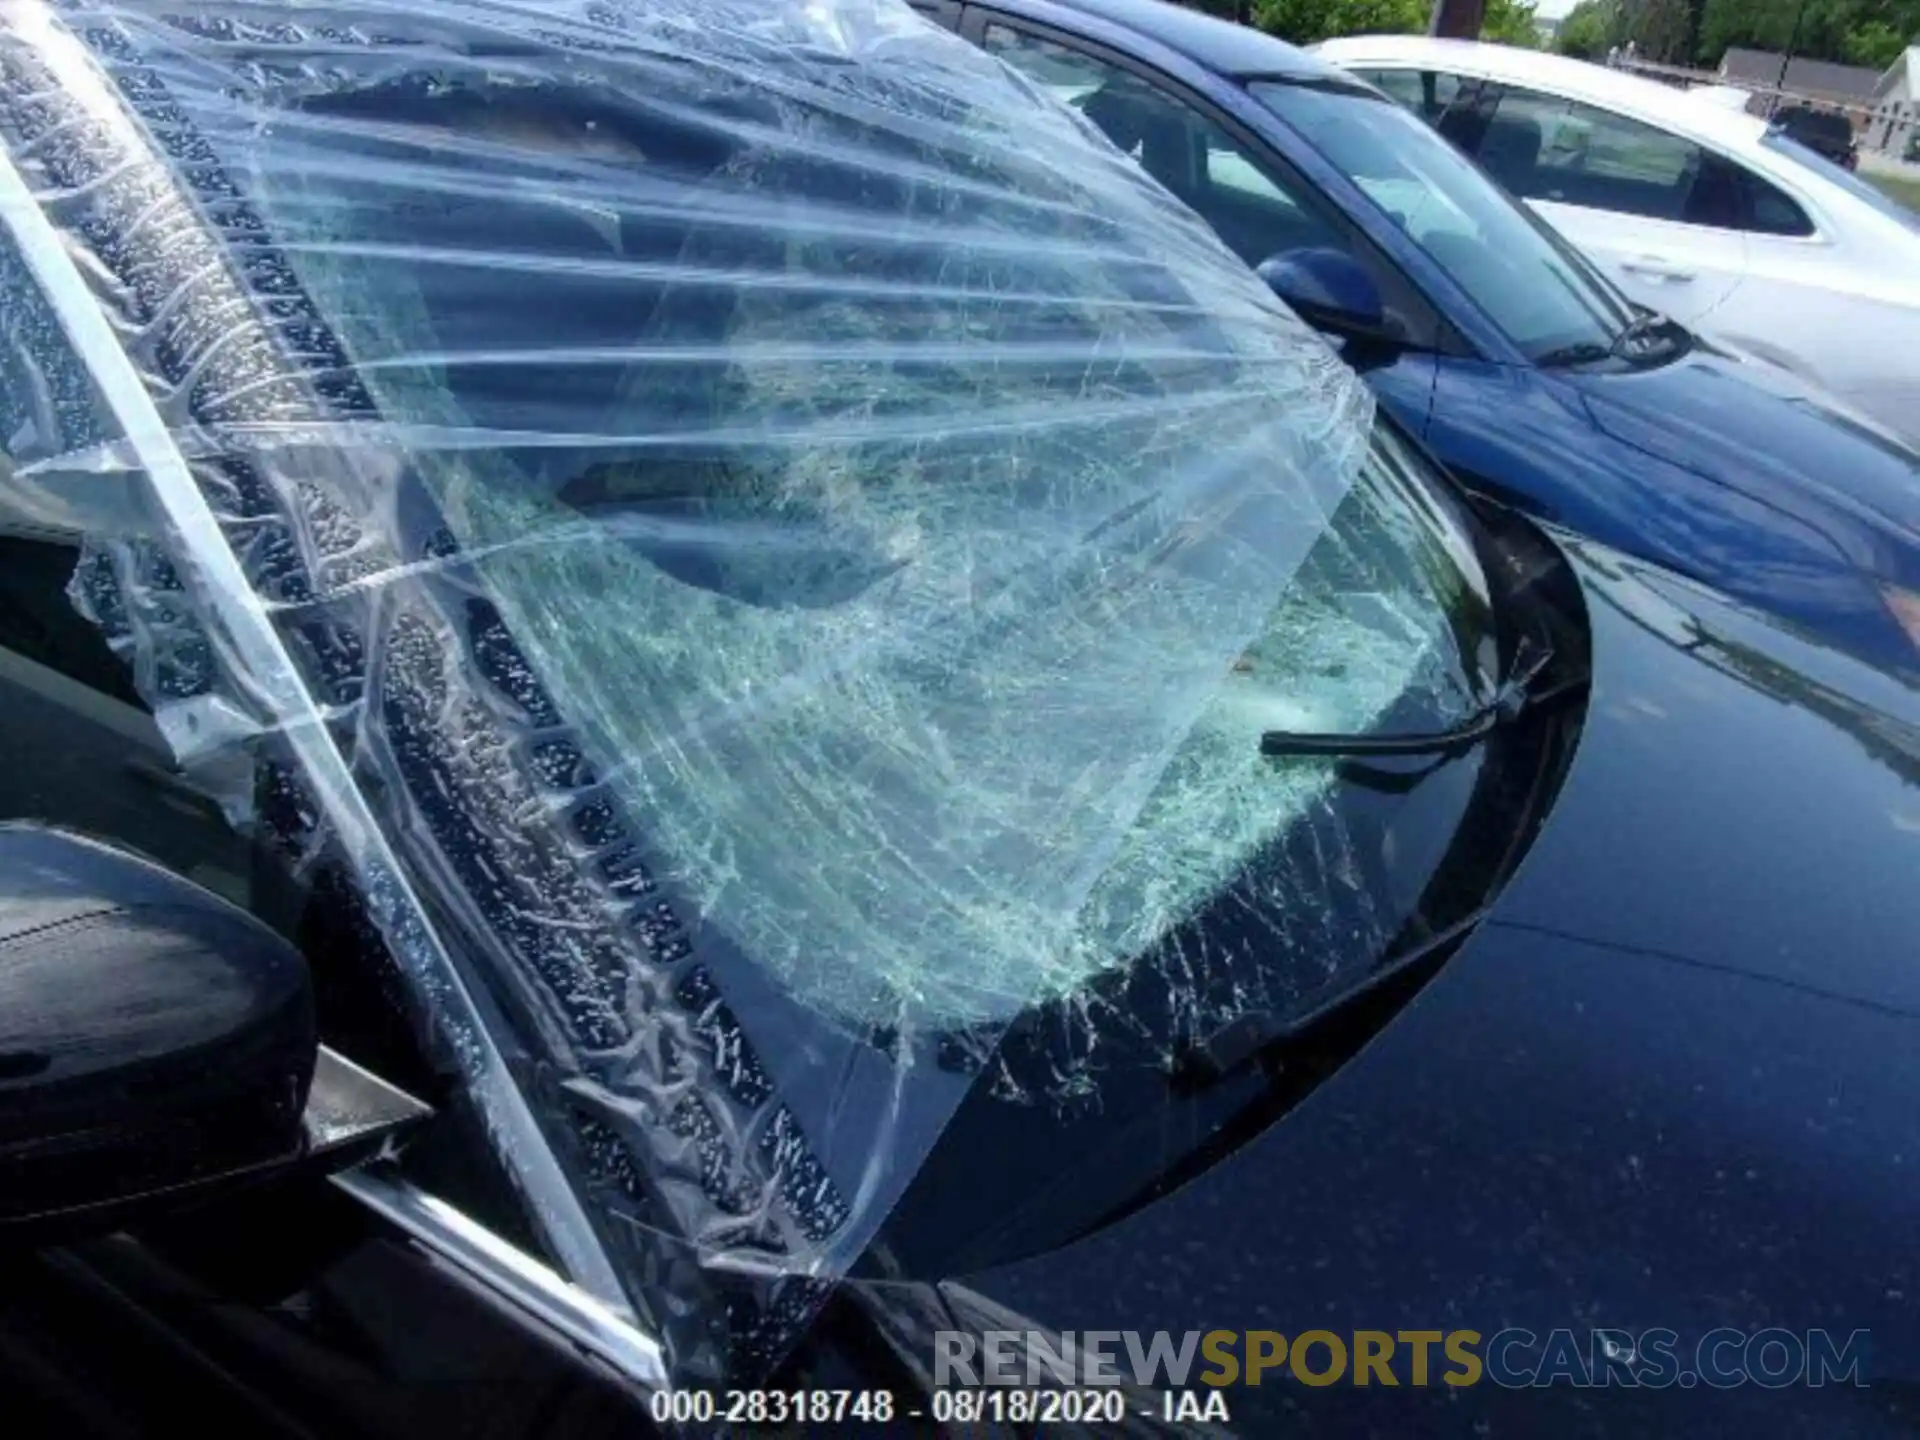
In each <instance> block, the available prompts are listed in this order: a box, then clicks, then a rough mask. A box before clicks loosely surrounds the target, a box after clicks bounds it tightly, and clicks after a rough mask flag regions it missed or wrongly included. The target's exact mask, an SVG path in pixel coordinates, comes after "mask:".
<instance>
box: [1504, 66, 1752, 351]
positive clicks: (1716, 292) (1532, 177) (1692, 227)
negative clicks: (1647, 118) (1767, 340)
mask: <svg viewBox="0 0 1920 1440" xmlns="http://www.w3.org/2000/svg"><path fill="white" fill-rule="evenodd" d="M1500 90H1501V93H1500V99H1499V103H1498V106H1497V107H1496V108H1495V110H1494V112H1493V116H1492V119H1491V120H1490V122H1489V124H1488V126H1487V130H1486V134H1485V138H1484V139H1483V140H1482V142H1481V145H1480V154H1479V157H1478V158H1479V159H1480V162H1481V164H1482V165H1484V166H1485V167H1486V168H1487V169H1488V170H1489V171H1490V172H1491V173H1492V174H1493V175H1494V176H1495V178H1496V179H1499V180H1500V181H1501V182H1502V183H1503V184H1505V185H1506V186H1507V188H1508V189H1509V190H1512V191H1513V192H1514V193H1515V194H1516V195H1520V196H1522V197H1523V198H1524V199H1525V200H1526V201H1527V203H1528V204H1529V205H1530V206H1532V208H1533V209H1534V210H1535V211H1536V212H1537V213H1538V214H1539V215H1540V217H1541V218H1542V219H1543V220H1545V221H1547V222H1548V223H1549V224H1550V225H1552V226H1553V227H1554V228H1555V229H1557V230H1559V231H1560V233H1561V234H1563V235H1565V236H1566V237H1567V238H1568V239H1569V240H1571V241H1572V242H1573V243H1574V245H1575V246H1577V247H1578V248H1579V249H1580V250H1582V251H1583V252H1585V253H1586V255H1587V256H1588V257H1589V258H1590V259H1592V260H1593V261H1594V262H1595V263H1596V264H1598V265H1599V266H1600V268H1601V269H1602V270H1604V271H1605V272H1606V273H1607V275H1608V277H1609V278H1611V279H1612V280H1613V281H1614V282H1615V283H1616V284H1618V285H1619V286H1620V288H1621V289H1622V290H1624V291H1626V293H1627V294H1628V296H1629V297H1631V298H1632V299H1634V300H1636V301H1638V302H1639V303H1640V304H1642V305H1646V306H1648V307H1650V308H1652V309H1655V310H1659V311H1661V312H1663V313H1665V314H1667V315H1671V316H1672V317H1673V318H1674V319H1676V320H1678V321H1680V322H1681V323H1682V324H1684V325H1688V326H1695V325H1699V324H1701V323H1702V322H1705V321H1707V320H1708V318H1709V317H1710V316H1712V315H1713V314H1714V313H1715V312H1716V311H1717V310H1719V309H1720V308H1721V307H1722V306H1723V305H1725V304H1726V303H1727V301H1728V300H1729V298H1730V297H1731V296H1732V295H1733V294H1734V293H1735V292H1736V291H1737V290H1738V289H1739V288H1740V285H1741V283H1742V281H1743V279H1744V278H1745V276H1746V273H1747V268H1748V264H1749V259H1750V257H1749V252H1748V236H1747V234H1746V233H1745V231H1744V230H1743V229H1741V228H1740V223H1741V222H1740V212H1739V210H1738V202H1739V197H1738V196H1735V195H1727V194H1722V193H1721V192H1722V191H1723V190H1724V189H1725V188H1726V187H1727V185H1728V184H1729V183H1730V179H1729V177H1728V176H1727V175H1726V174H1725V173H1724V172H1723V169H1722V165H1721V162H1720V160H1719V159H1718V157H1716V156H1714V155H1712V154H1711V153H1709V152H1707V151H1704V150H1703V149H1702V148H1701V147H1700V146H1699V145H1697V144H1695V143H1694V142H1693V141H1691V140H1688V139H1686V138H1684V137H1682V136H1679V135H1675V134H1672V133H1670V132H1668V131H1665V130H1659V129H1656V128H1654V127H1653V126H1650V125H1645V124H1642V123H1641V122H1640V121H1638V120H1632V119H1629V118H1627V117H1626V116H1624V115H1617V114H1614V113H1613V112H1611V111H1607V110H1602V109H1599V108H1598V107H1596V106H1592V105H1586V104H1582V103H1581V102H1579V101H1574V100H1565V99H1561V98H1560V97H1558V96H1553V95H1544V94H1540V93H1537V92H1533V91H1527V90H1521V89H1517V88H1515V87H1513V86H1502V87H1500ZM1536 136H1537V139H1536Z"/></svg>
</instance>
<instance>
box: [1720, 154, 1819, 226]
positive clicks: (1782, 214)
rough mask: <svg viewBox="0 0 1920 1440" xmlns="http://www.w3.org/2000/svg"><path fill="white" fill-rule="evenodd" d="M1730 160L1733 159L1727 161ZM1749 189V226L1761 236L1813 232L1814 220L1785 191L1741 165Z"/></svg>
mask: <svg viewBox="0 0 1920 1440" xmlns="http://www.w3.org/2000/svg"><path fill="white" fill-rule="evenodd" d="M1728 163H1731V162H1728ZM1740 174H1741V178H1742V183H1743V184H1744V185H1745V186H1746V190H1747V221H1748V224H1747V228H1748V229H1750V230H1753V231H1755V232H1757V233H1758V234H1761V235H1811V234H1813V233H1814V232H1813V222H1812V221H1811V220H1809V219H1808V218H1807V212H1806V211H1804V210H1802V209H1801V208H1800V206H1799V205H1798V204H1796V203H1795V202H1794V201H1793V200H1792V199H1791V198H1789V197H1788V195H1787V193H1786V192H1785V191H1784V190H1781V189H1780V188H1779V187H1778V186H1775V185H1771V184H1769V183H1768V182H1767V181H1765V180H1762V179H1761V178H1760V177H1759V176H1758V175H1756V174H1754V173H1753V172H1752V171H1751V170H1748V169H1746V168H1745V167H1741V170H1740Z"/></svg>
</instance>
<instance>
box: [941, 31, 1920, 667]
mask: <svg viewBox="0 0 1920 1440" xmlns="http://www.w3.org/2000/svg"><path fill="white" fill-rule="evenodd" d="M921 8H922V9H923V11H925V12H927V13H929V14H931V15H932V16H933V18H936V19H938V20H939V21H941V23H943V24H947V25H949V26H957V27H958V28H959V29H960V31H961V33H962V34H963V35H965V36H966V37H967V38H969V39H971V40H973V41H975V42H976V43H978V44H981V45H983V46H985V47H986V48H987V49H988V50H990V51H992V52H993V53H995V54H997V55H999V56H1000V57H1001V58H1002V59H1004V60H1006V61H1007V62H1008V63H1009V64H1011V65H1013V66H1014V67H1015V68H1016V69H1019V70H1021V71H1023V72H1024V73H1026V74H1027V75H1028V76H1029V77H1031V78H1032V79H1033V80H1034V81H1035V82H1036V83H1038V84H1040V85H1042V86H1044V87H1046V88H1048V89H1051V90H1053V91H1054V92H1055V93H1056V94H1058V95H1059V96H1060V97H1061V98H1063V99H1065V100H1067V101H1068V102H1069V103H1072V104H1074V105H1076V106H1078V107H1079V108H1080V109H1081V111H1082V113H1083V114H1085V115H1086V116H1088V118H1090V119H1091V120H1093V121H1094V122H1095V123H1096V124H1097V125H1099V126H1100V127H1101V128H1102V129H1103V130H1104V131H1106V133H1107V135H1108V137H1109V138H1110V139H1112V140H1113V141H1114V143H1116V144H1117V145H1119V146H1120V148H1121V149H1123V150H1126V151H1128V152H1129V153H1131V154H1132V155H1133V156H1134V157H1135V158H1136V159H1138V160H1139V161H1140V162H1141V163H1142V164H1143V165H1144V166H1145V167H1146V169H1147V170H1148V171H1149V172H1150V173H1151V174H1152V175H1153V176H1154V177H1155V178H1156V179H1157V180H1159V181H1160V183H1161V184H1162V185H1164V186H1165V187H1166V188H1167V189H1169V190H1171V191H1172V192H1173V193H1174V194H1175V195H1177V196H1179V197H1180V198H1181V199H1182V200H1184V201H1185V202H1186V203H1187V204H1188V205H1189V206H1191V207H1192V208H1193V209H1194V210H1195V211H1196V212H1197V213H1198V214H1200V215H1201V216H1202V217H1203V218H1204V219H1206V220H1207V221H1208V222H1209V223H1210V224H1211V225H1212V226H1213V228H1214V229H1215V230H1216V231H1218V232H1219V234H1220V236H1221V238H1222V239H1224V240H1225V241H1226V242H1227V244H1228V245H1229V246H1231V247H1232V248H1233V249H1234V250H1235V251H1236V252H1237V253H1238V254H1239V255H1240V257H1241V258H1242V259H1243V260H1245V261H1246V262H1247V263H1248V264H1249V265H1251V266H1254V267H1256V268H1257V269H1259V270H1261V272H1262V274H1263V275H1265V276H1266V277H1267V278H1268V280H1269V281H1270V282H1271V283H1272V284H1273V285H1274V286H1275V288H1276V289H1278V290H1279V291H1280V293H1281V295H1282V297H1283V298H1284V299H1286V300H1287V301H1288V302H1289V303H1290V304H1291V305H1292V306H1293V308H1294V309H1295V310H1297V311H1299V312H1300V313H1301V314H1302V315H1303V316H1304V317H1305V318H1307V319H1308V320H1310V321H1312V322H1313V323H1315V324H1316V325H1318V326H1320V327H1321V328H1322V329H1323V330H1324V331H1326V332H1327V333H1329V334H1330V335H1334V336H1338V337H1340V339H1341V342H1342V346H1343V353H1344V355H1345V357H1346V359H1347V360H1348V361H1349V362H1350V363H1351V364H1353V365H1354V366H1355V367H1356V368H1358V369H1360V370H1361V371H1362V372H1363V373H1365V374H1366V376H1367V378H1368V379H1369V381H1371V383H1372V386H1373V389H1374V392H1375V393H1376V394H1377V395H1378V396H1379V397H1380V399H1381V400H1382V401H1383V402H1384V403H1385V404H1386V406H1387V408H1388V409H1389V410H1390V411H1392V413H1393V415H1394V417H1395V418H1396V419H1397V420H1399V421H1400V423H1401V424H1402V425H1404V426H1405V427H1406V428H1407V429H1408V430H1410V431H1411V432H1413V433H1414V434H1415V435H1417V436H1421V437H1423V438H1424V439H1425V441H1426V443H1427V445H1428V446H1429V447H1430V448H1431V449H1432V451H1433V452H1434V454H1435V455H1436V456H1437V457H1438V458H1439V459H1440V460H1441V461H1442V462H1444V463H1445V464H1446V465H1447V466H1448V467H1449V468H1450V469H1451V470H1452V471H1453V472H1454V473H1455V474H1456V475H1457V476H1458V477H1459V478H1460V479H1462V480H1463V481H1465V482H1467V483H1468V484H1469V485H1470V486H1471V487H1473V488H1475V489H1477V490H1479V491H1481V492H1483V493H1485V494H1488V495H1490V496H1493V497H1495V498H1497V499H1500V500H1503V501H1507V502H1510V503H1512V504H1514V505H1517V506H1519V507H1520V508H1523V509H1525V510H1526V511H1528V512H1529V513H1531V514H1533V515H1535V516H1537V517H1539V518H1542V519H1545V520H1548V521H1551V522H1553V523H1555V524H1560V525H1564V526H1567V527H1568V528H1570V529H1572V530H1575V531H1579V532H1581V533H1584V534H1587V535H1591V536H1594V537H1595V538H1597V539H1600V540H1604V541H1605V542H1607V543H1608V544H1610V545H1614V546H1617V547H1619V548H1620V549H1622V550H1625V551H1628V552H1629V553H1631V554H1634V555H1638V556H1641V557H1644V558H1645V559H1648V560H1652V561H1654V562H1656V563H1658V564H1660V565H1663V566H1666V567H1668V568H1670V569H1673V570H1677V571H1679V572H1681V573H1682V574H1685V575H1689V576H1692V577H1694V578H1696V579H1699V580H1702V581H1704V582H1706V583H1709V584H1711V585H1713V586H1715V587H1716V588H1718V589H1720V590H1722V591H1724V592H1725V593H1727V594H1729V595H1733V596H1737V597H1738V598H1740V599H1742V600H1746V601H1749V602H1752V603H1754V604H1758V605H1761V606H1764V607H1765V608H1767V609H1768V610H1770V611H1771V612H1772V613H1774V614H1776V615H1778V616H1780V617H1782V618H1784V619H1786V620H1788V621H1790V622H1793V623H1795V624H1796V625H1799V626H1802V627H1805V628H1806V629H1808V630H1810V631H1812V632H1814V633H1816V634H1818V635H1819V636H1820V637H1821V638H1822V639H1823V640H1824V641H1826V642H1828V643H1832V644H1837V645H1840V646H1842V647H1844V648H1846V649H1848V650H1850V651H1852V652H1853V653H1855V654H1857V655H1860V656H1862V657H1864V658H1867V659H1869V660H1871V661H1873V662H1874V663H1876V664H1878V665H1881V666H1883V667H1885V668H1888V669H1891V670H1895V671H1899V672H1902V673H1905V674H1908V675H1920V655H1916V649H1915V647H1916V643H1917V642H1920V599H1917V598H1916V595H1915V592H1916V591H1920V456H1916V455H1915V454H1914V453H1913V451H1912V450H1911V449H1909V448H1908V447H1906V446H1905V445H1904V444H1903V443H1902V442H1901V441H1900V440H1898V439H1897V438H1895V437H1892V436H1890V435H1888V434H1887V433H1886V432H1884V431H1882V430H1878V429H1875V428H1874V427H1873V426H1872V424H1871V422H1869V421H1866V420H1864V419H1863V418H1860V417H1856V416H1853V415H1851V414H1847V413H1843V412H1842V411H1840V410H1839V409H1838V408H1837V407H1836V405H1835V403H1834V402H1832V401H1831V400H1829V399H1827V398H1826V397H1823V396H1822V395H1820V394H1818V393H1816V392H1814V391H1811V390H1809V389H1807V388H1805V387H1803V386H1801V385H1800V384H1799V383H1798V382H1796V381H1795V380H1794V379H1793V378H1792V377H1791V376H1789V375H1787V374H1786V373H1785V372H1783V371H1781V370H1779V369H1778V368H1777V367H1774V366H1772V365H1769V364H1767V363H1766V362H1763V361H1759V360H1757V359H1751V358H1748V357H1744V356H1740V355H1735V354H1732V353H1729V352H1727V351H1726V350H1723V349H1721V348H1719V347H1716V346H1715V345H1714V344H1713V343H1712V342H1711V341H1709V340H1707V339H1704V338H1702V337H1700V336H1697V335H1693V334H1690V333H1689V332H1687V331H1686V330H1685V329H1684V328H1682V327H1681V326H1679V325H1677V324H1674V323H1672V322H1670V321H1667V320H1665V319H1663V318H1661V317H1657V316H1651V315H1647V314H1644V313H1641V312H1637V311H1636V309H1635V308H1634V307H1633V306H1632V305H1631V304H1630V302H1628V301H1627V300H1626V299H1625V298H1624V297H1623V296H1621V295H1620V293H1619V292H1618V291H1617V290H1615V289H1614V288H1613V287H1612V286H1611V285H1609V284H1608V283H1607V282H1606V281H1605V280H1604V279H1603V278H1601V277H1600V276H1599V275H1598V274H1597V273H1596V272H1595V271H1594V270H1593V269H1592V268H1591V267H1590V266H1589V265H1588V264H1587V263H1586V262H1585V261H1584V260H1582V259H1581V258H1580V257H1579V256H1578V255H1577V254H1576V253H1575V252H1573V251H1572V250H1571V249H1570V248H1569V247H1568V246H1567V245H1566V243H1565V242H1564V241H1563V240H1561V239H1560V238H1559V237H1558V236H1556V235H1555V234H1554V233H1553V232H1552V231H1551V230H1549V229H1548V228H1547V227H1546V226H1544V225H1543V224H1541V223H1540V222H1539V221H1537V220H1535V219H1534V218H1533V217H1532V216H1531V215H1529V214H1528V213H1527V212H1526V211H1525V210H1524V209H1523V208H1522V207H1521V206H1519V205H1516V204H1513V203H1511V202H1510V201H1509V200H1508V198H1507V196H1506V195H1505V194H1504V193H1503V192H1502V191H1500V190H1499V189H1497V188H1496V187H1495V185H1494V184H1493V182H1492V181H1491V180H1489V179H1488V178H1487V177H1486V175H1485V174H1484V173H1483V172H1482V171H1480V170H1479V169H1478V168H1477V167H1476V166H1475V165H1474V164H1473V163H1472V162H1470V161H1468V160H1466V159H1463V158H1462V157H1461V156H1459V155H1458V154H1456V153H1455V152H1454V151H1453V150H1452V148H1451V147H1449V146H1448V145H1447V144H1445V143H1444V142H1443V141H1441V140H1440V139H1439V138H1437V137H1436V136H1435V135H1434V134H1433V133H1432V132H1431V131H1429V130H1428V129H1426V128H1425V127H1424V126H1423V125H1422V124H1420V123H1419V122H1418V121H1417V120H1415V119H1414V118H1413V117H1412V116H1411V115H1409V114H1407V113H1405V112H1404V111H1402V110H1401V109H1400V108H1399V107H1397V106H1395V105H1393V104H1391V103H1390V102H1388V101H1387V100H1386V99H1385V98H1384V97H1382V96H1381V95H1380V94H1379V93H1378V92H1377V91H1375V90H1373V89H1372V88H1370V87H1369V86H1367V85H1366V84H1364V83H1362V82H1360V81H1358V80H1356V79H1355V78H1354V77H1352V76H1350V75H1347V74H1345V73H1344V72H1342V71H1339V70H1336V69H1334V68H1332V67H1330V66H1328V65H1327V64H1325V63H1324V62H1322V61H1319V60H1317V59H1315V58H1313V57H1311V56H1308V55H1305V54H1303V53H1301V52H1300V51H1299V50H1296V49H1294V48H1293V47H1292V46H1290V45H1286V44H1283V43H1282V42H1280V41H1278V40H1275V39H1273V38H1272V37H1270V36H1267V35H1263V34H1261V33H1259V32H1257V31H1253V30H1248V29H1244V28H1242V27H1239V26H1235V25H1229V24H1227V23H1225V22H1223V21H1219V20H1215V19H1212V18H1210V17H1208V16H1205V15H1201V14H1197V13H1195V12H1193V11H1190V10H1185V9H1180V8H1177V7H1175V6H1172V5H1166V4H1159V3H1156V0H1065V3H1058V0H993V3H991V4H978V5H966V6H964V7H962V6H960V5H956V4H951V3H946V0H938V3H923V4H922V5H921Z"/></svg>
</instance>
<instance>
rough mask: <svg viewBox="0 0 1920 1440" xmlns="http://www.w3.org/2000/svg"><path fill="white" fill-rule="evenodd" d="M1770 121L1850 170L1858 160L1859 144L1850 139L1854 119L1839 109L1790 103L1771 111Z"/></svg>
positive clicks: (1803, 143) (1808, 146) (1851, 137)
mask: <svg viewBox="0 0 1920 1440" xmlns="http://www.w3.org/2000/svg"><path fill="white" fill-rule="evenodd" d="M1773 123H1774V124H1775V125H1777V126H1779V127H1780V128H1781V129H1782V130H1784V131H1786V133H1787V134H1788V135H1790V136H1792V137H1793V138H1794V139H1795V140H1798V141H1799V142H1800V143H1801V144H1802V145H1804V146H1806V147H1807V148H1808V149H1809V150H1815V151H1818V152H1819V153H1820V154H1822V155H1824V156H1826V157H1827V159H1829V160H1831V161H1833V163H1834V164H1836V165H1844V166H1846V168H1847V169H1849V170H1852V169H1854V168H1855V167H1856V166H1857V165H1859V163H1860V147H1859V146H1858V145H1857V144H1855V143H1854V139H1853V122H1852V121H1851V120H1849V119H1848V118H1847V117H1846V115H1845V114H1844V113H1843V112H1841V111H1839V110H1816V109H1814V108H1813V106H1811V105H1790V106H1788V107H1787V108H1786V109H1784V110H1781V111H1779V112H1778V113H1776V114H1775V115H1774V117H1773Z"/></svg>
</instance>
